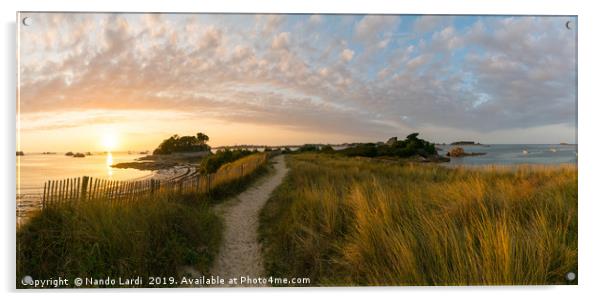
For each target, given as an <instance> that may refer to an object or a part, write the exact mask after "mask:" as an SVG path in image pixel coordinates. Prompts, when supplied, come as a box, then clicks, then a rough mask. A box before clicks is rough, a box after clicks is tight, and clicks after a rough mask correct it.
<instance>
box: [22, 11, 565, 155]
mask: <svg viewBox="0 0 602 301" xmlns="http://www.w3.org/2000/svg"><path fill="white" fill-rule="evenodd" d="M24 17H29V18H30V19H29V21H31V23H30V24H29V26H24V25H23V23H22V22H19V33H18V39H19V44H18V45H19V49H18V60H19V67H18V68H19V83H18V85H19V87H18V88H19V94H18V95H19V97H18V98H19V99H18V100H19V111H20V114H19V116H18V143H19V144H20V146H18V147H19V148H20V149H21V150H23V151H25V152H28V151H29V152H41V151H102V150H110V149H108V148H113V149H112V150H152V149H154V148H155V147H156V146H157V145H158V144H159V143H160V142H161V141H162V140H163V139H165V138H167V137H169V136H171V135H173V134H179V135H194V134H196V133H197V132H199V131H201V132H204V133H205V134H207V135H208V136H209V137H210V140H209V144H210V145H212V146H222V145H235V144H257V145H264V144H267V145H286V144H303V143H333V144H337V143H344V142H376V141H386V140H387V138H389V137H392V136H398V137H405V136H407V135H408V134H410V133H413V132H419V133H420V136H421V137H422V138H424V139H427V140H429V141H433V142H441V143H443V142H447V143H449V142H453V141H457V140H474V141H479V142H482V143H559V142H569V143H575V142H576V138H577V137H576V132H577V129H576V126H577V125H576V123H577V122H576V119H577V116H576V108H577V97H576V80H577V68H576V66H577V64H576V63H577V62H576V50H577V49H576V38H577V29H576V23H577V20H576V18H575V17H563V16H556V17H552V16H548V17H542V16H540V17H532V16H419V15H305V14H296V15H259V14H105V13H102V14H99V13H24V14H21V16H20V18H21V20H22V18H24ZM569 21H570V23H569V26H568V27H570V28H567V22H569Z"/></svg>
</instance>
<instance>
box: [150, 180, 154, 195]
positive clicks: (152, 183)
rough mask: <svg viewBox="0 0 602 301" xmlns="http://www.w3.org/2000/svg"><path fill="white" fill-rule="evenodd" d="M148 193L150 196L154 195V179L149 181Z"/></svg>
mask: <svg viewBox="0 0 602 301" xmlns="http://www.w3.org/2000/svg"><path fill="white" fill-rule="evenodd" d="M150 186H151V187H150V193H151V195H152V194H154V193H155V179H151V180H150Z"/></svg>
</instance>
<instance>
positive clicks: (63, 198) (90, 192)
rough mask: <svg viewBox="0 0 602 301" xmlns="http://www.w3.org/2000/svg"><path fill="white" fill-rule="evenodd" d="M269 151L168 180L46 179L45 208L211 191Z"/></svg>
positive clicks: (255, 165)
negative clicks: (172, 193)
mask: <svg viewBox="0 0 602 301" xmlns="http://www.w3.org/2000/svg"><path fill="white" fill-rule="evenodd" d="M268 158H269V154H266V153H261V154H257V155H251V156H247V157H244V158H242V159H239V160H237V161H235V162H231V163H228V164H225V165H223V166H222V167H220V168H219V170H218V171H216V172H215V173H211V174H192V175H188V176H184V177H179V178H174V179H169V180H164V181H160V180H155V179H148V180H141V181H112V180H104V179H96V178H91V177H87V176H84V177H81V178H72V179H63V180H53V181H47V182H46V183H44V192H43V195H42V209H44V208H48V207H51V206H53V205H55V204H60V203H63V202H79V201H87V200H92V199H103V200H107V201H111V202H119V201H125V202H127V201H133V200H135V199H137V198H139V197H142V196H146V195H152V194H157V193H166V192H167V193H169V192H178V193H191V192H192V193H208V192H210V191H211V190H212V189H214V188H215V187H217V186H219V185H222V184H225V183H228V182H231V181H234V180H236V179H239V178H242V177H244V176H246V175H248V174H250V173H252V172H253V171H255V170H256V169H257V168H258V167H260V166H261V165H263V164H265V163H266V162H267V160H268Z"/></svg>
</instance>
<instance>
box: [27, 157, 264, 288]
mask: <svg viewBox="0 0 602 301" xmlns="http://www.w3.org/2000/svg"><path fill="white" fill-rule="evenodd" d="M265 156H266V154H257V155H252V156H247V157H245V158H242V159H240V160H238V161H235V162H231V163H228V164H225V165H223V166H221V167H220V169H219V170H218V173H217V174H216V175H217V176H216V179H215V181H216V182H215V183H214V184H215V185H216V186H214V188H213V189H211V191H210V192H209V193H206V194H200V193H176V192H169V193H167V192H165V193H158V194H154V195H145V196H143V197H139V198H136V199H135V200H134V201H129V202H120V201H114V202H111V201H108V200H106V199H103V198H99V199H94V200H90V201H83V202H74V203H69V202H64V203H60V204H57V205H53V206H52V207H48V208H46V209H44V210H42V211H40V212H39V213H38V214H36V215H34V216H32V217H31V219H30V220H29V221H28V222H27V223H26V224H25V225H23V226H22V227H20V228H19V229H18V231H17V279H19V280H20V279H22V277H24V276H25V275H29V276H32V277H33V279H50V278H53V277H54V278H56V277H58V276H61V277H66V278H70V279H73V278H74V277H94V278H102V279H106V278H107V277H113V278H117V277H121V278H128V277H138V276H142V277H148V276H154V277H174V276H177V275H180V274H181V273H180V271H179V269H180V268H181V267H183V266H193V267H195V268H196V270H198V271H199V272H201V273H202V274H205V275H207V274H208V272H209V268H210V267H211V264H212V262H213V259H214V257H215V255H216V253H217V251H218V248H219V246H220V242H221V238H222V236H221V235H222V221H221V219H220V218H219V217H218V216H217V215H216V213H215V212H214V209H213V206H212V205H213V204H215V203H219V202H221V201H222V200H224V199H226V198H228V197H231V196H233V195H235V194H237V193H239V192H241V191H243V190H244V189H246V188H247V187H248V186H249V185H250V184H251V183H252V182H253V181H255V179H257V178H258V177H259V176H260V175H262V174H264V173H266V171H267V168H268V167H267V166H266V164H263V163H262V162H265V161H264V159H265ZM254 164H255V166H254ZM241 166H247V167H249V169H248V171H247V172H245V173H242V177H241V173H238V171H239V170H240V167H241ZM251 167H252V169H251ZM255 167H257V168H255ZM229 171H235V172H229ZM19 280H18V281H17V285H18V286H22V284H21V283H20V281H19Z"/></svg>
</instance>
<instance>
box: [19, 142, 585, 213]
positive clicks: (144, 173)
mask: <svg viewBox="0 0 602 301" xmlns="http://www.w3.org/2000/svg"><path fill="white" fill-rule="evenodd" d="M451 147H453V146H452V145H437V148H438V152H439V154H440V155H445V154H446V153H447V151H448V150H449V149H450V148H451ZM461 147H462V148H464V151H465V152H478V153H485V154H484V155H479V156H467V157H461V158H451V161H450V162H448V163H442V164H445V165H450V166H458V165H490V164H501V165H513V164H546V165H548V164H552V165H553V164H577V145H573V144H571V145H561V144H491V145H461ZM335 149H340V147H339V148H335ZM142 156H143V155H140V154H129V153H125V152H123V153H122V152H119V153H96V154H93V155H91V156H86V157H85V158H74V157H70V156H65V155H64V154H41V153H26V154H25V155H24V156H17V215H18V216H21V215H23V214H25V213H27V212H30V211H31V209H33V208H36V207H39V206H40V200H41V195H42V193H43V188H44V183H45V182H46V181H49V180H61V179H67V178H78V177H81V176H89V177H93V178H99V179H109V180H120V181H125V180H142V179H146V178H150V177H153V176H155V175H156V174H157V173H162V172H163V171H159V172H157V171H148V170H138V169H133V168H127V169H122V168H113V167H111V165H113V164H116V163H121V162H132V161H135V160H136V159H138V158H140V157H142ZM164 172H166V173H167V172H168V173H169V174H170V175H171V174H172V173H173V175H177V174H176V173H179V171H177V170H173V171H164Z"/></svg>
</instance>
